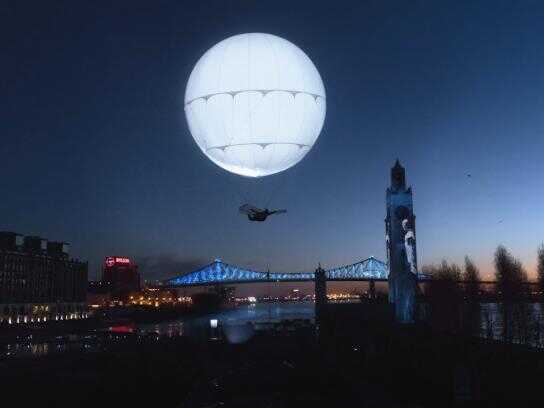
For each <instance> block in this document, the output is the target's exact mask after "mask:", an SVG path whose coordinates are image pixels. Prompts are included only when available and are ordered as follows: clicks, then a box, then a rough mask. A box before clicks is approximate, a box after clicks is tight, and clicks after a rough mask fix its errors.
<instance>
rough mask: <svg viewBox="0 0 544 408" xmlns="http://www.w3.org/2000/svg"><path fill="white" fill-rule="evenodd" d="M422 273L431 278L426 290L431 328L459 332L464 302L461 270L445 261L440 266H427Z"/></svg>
mask: <svg viewBox="0 0 544 408" xmlns="http://www.w3.org/2000/svg"><path fill="white" fill-rule="evenodd" d="M422 271H423V272H424V273H427V274H429V275H430V276H431V280H430V282H429V284H428V285H427V290H426V292H427V298H428V300H429V314H430V323H431V326H432V327H433V328H434V329H437V330H441V331H449V332H458V331H459V330H460V328H461V324H460V317H461V304H462V300H463V294H462V290H461V285H460V283H459V281H460V280H461V268H459V266H457V265H456V264H453V263H452V264H448V262H447V261H445V260H444V261H442V263H441V264H440V265H438V266H435V265H431V266H425V267H423V268H422Z"/></svg>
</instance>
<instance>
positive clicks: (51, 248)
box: [0, 232, 88, 324]
mask: <svg viewBox="0 0 544 408" xmlns="http://www.w3.org/2000/svg"><path fill="white" fill-rule="evenodd" d="M69 248H70V245H69V244H68V243H66V242H48V241H47V240H46V239H43V238H40V237H36V236H26V237H24V236H22V235H20V234H17V233H14V232H0V324H17V323H41V322H46V321H51V320H72V319H80V318H84V317H87V309H86V288H87V274H88V264H87V263H86V262H81V261H78V260H74V259H70V257H69Z"/></svg>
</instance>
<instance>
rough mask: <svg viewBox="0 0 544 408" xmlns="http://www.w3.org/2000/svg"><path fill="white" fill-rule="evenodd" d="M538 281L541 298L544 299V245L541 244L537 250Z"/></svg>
mask: <svg viewBox="0 0 544 408" xmlns="http://www.w3.org/2000/svg"><path fill="white" fill-rule="evenodd" d="M536 271H537V275H538V276H537V279H538V289H539V292H540V296H541V297H544V244H540V246H539V247H538V250H537V267H536Z"/></svg>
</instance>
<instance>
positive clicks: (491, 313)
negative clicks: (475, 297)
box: [480, 303, 544, 347]
mask: <svg viewBox="0 0 544 408" xmlns="http://www.w3.org/2000/svg"><path fill="white" fill-rule="evenodd" d="M525 306H528V307H527V310H526V313H527V314H525V315H522V316H516V317H514V316H512V319H513V326H514V327H512V328H511V329H510V330H512V331H513V332H514V335H513V337H514V338H513V341H514V342H515V343H518V342H520V341H519V339H518V338H516V335H515V331H516V330H517V327H516V326H517V325H519V324H521V322H519V321H518V320H520V319H523V321H524V323H525V324H526V325H527V327H526V330H527V334H528V336H529V339H527V340H528V344H531V345H532V346H536V347H544V333H543V329H544V308H543V307H542V305H541V304H540V303H529V304H525ZM480 312H481V313H480V319H481V320H480V321H481V325H480V336H481V337H484V338H488V339H494V340H501V339H502V330H503V316H502V313H501V308H500V305H499V304H497V303H484V304H482V305H481V308H480Z"/></svg>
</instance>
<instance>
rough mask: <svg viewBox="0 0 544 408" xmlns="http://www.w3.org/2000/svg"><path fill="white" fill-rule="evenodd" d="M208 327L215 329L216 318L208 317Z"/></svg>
mask: <svg viewBox="0 0 544 408" xmlns="http://www.w3.org/2000/svg"><path fill="white" fill-rule="evenodd" d="M210 327H211V328H212V329H217V319H210Z"/></svg>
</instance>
